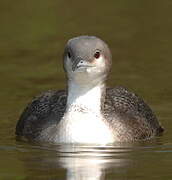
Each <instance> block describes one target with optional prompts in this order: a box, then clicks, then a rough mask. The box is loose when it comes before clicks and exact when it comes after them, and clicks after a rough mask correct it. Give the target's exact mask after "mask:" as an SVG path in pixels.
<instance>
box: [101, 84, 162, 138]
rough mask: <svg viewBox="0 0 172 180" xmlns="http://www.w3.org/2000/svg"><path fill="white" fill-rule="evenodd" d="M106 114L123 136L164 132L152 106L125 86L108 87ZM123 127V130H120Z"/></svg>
mask: <svg viewBox="0 0 172 180" xmlns="http://www.w3.org/2000/svg"><path fill="white" fill-rule="evenodd" d="M104 114H105V116H106V119H108V122H109V123H111V125H113V126H114V128H113V129H115V130H117V131H118V132H119V134H120V136H121V138H124V139H125V138H127V133H128V138H129V139H130V140H131V139H144V138H148V137H151V136H152V135H159V134H160V133H162V132H163V128H162V127H161V126H160V124H159V122H158V120H157V118H156V116H155V114H154V113H153V111H152V110H151V109H150V107H149V106H148V105H147V104H146V103H145V102H144V101H143V99H142V98H140V97H139V96H138V95H136V94H135V93H133V92H130V91H128V90H127V89H126V88H124V87H115V88H107V89H106V97H105V103H104ZM124 127H125V128H124ZM120 128H121V130H120Z"/></svg>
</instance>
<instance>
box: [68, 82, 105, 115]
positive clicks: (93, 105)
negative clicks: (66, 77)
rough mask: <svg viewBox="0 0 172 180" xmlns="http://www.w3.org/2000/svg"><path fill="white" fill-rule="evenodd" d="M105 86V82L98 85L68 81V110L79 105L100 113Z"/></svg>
mask: <svg viewBox="0 0 172 180" xmlns="http://www.w3.org/2000/svg"><path fill="white" fill-rule="evenodd" d="M105 88H106V85H105V83H104V82H103V83H99V84H97V85H88V84H87V85H79V84H77V83H75V82H72V81H68V98H67V110H69V109H70V108H72V107H79V108H81V109H84V110H88V111H92V112H96V113H100V111H101V104H102V98H103V96H104V92H105Z"/></svg>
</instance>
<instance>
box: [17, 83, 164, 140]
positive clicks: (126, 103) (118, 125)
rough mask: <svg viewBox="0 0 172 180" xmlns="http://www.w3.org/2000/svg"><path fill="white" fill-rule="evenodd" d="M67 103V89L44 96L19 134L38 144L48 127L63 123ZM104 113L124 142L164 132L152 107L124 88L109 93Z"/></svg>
mask: <svg viewBox="0 0 172 180" xmlns="http://www.w3.org/2000/svg"><path fill="white" fill-rule="evenodd" d="M66 102H67V93H66V91H65V90H61V91H47V92H45V93H42V94H41V95H40V96H38V97H36V98H35V99H34V100H33V101H32V102H31V103H30V104H29V105H28V106H27V107H26V109H25V110H24V112H23V114H22V115H21V117H20V119H19V121H18V124H17V126H16V134H17V135H19V136H25V137H26V138H28V139H32V140H35V141H37V138H38V137H39V135H40V133H42V132H43V131H44V130H45V129H46V128H47V127H49V126H54V127H55V126H57V124H58V123H59V122H60V120H61V118H62V117H63V115H64V112H65V108H66ZM102 114H103V115H104V117H105V121H106V122H107V124H109V127H110V128H111V129H112V131H114V133H116V132H117V134H118V136H119V139H120V141H135V140H144V139H149V138H151V137H152V136H155V135H160V134H161V133H162V132H163V128H162V127H161V126H160V124H159V123H158V121H157V118H156V116H155V115H154V113H153V112H152V110H151V109H150V108H149V106H148V105H147V104H146V103H144V101H143V100H142V99H141V98H140V97H138V96H137V95H135V94H134V93H132V92H129V91H128V90H127V89H125V88H123V87H116V88H108V89H107V90H106V96H105V100H104V105H103V106H102ZM116 119H118V121H117V120H116ZM47 138H48V137H47ZM39 140H40V139H39ZM44 140H45V137H44Z"/></svg>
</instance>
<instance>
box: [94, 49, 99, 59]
mask: <svg viewBox="0 0 172 180" xmlns="http://www.w3.org/2000/svg"><path fill="white" fill-rule="evenodd" d="M94 57H95V58H96V59H98V58H99V57H100V52H99V51H96V52H95V53H94Z"/></svg>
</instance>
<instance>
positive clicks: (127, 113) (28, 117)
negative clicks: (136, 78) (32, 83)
mask: <svg viewBox="0 0 172 180" xmlns="http://www.w3.org/2000/svg"><path fill="white" fill-rule="evenodd" d="M111 64H112V56H111V52H110V49H109V47H108V45H107V44H106V43H105V42H104V41H103V40H101V39H100V38H98V37H95V36H79V37H75V38H72V39H70V40H69V41H68V42H67V44H66V46H65V50H64V55H63V67H64V71H65V73H66V77H67V90H59V91H55V90H54V91H53V90H50V91H47V92H44V93H42V94H41V95H39V96H37V97H35V98H34V99H33V100H32V102H31V103H30V104H29V105H28V106H27V107H26V108H25V110H24V112H23V113H22V115H21V117H20V119H19V121H18V123H17V125H16V135H17V136H19V137H24V138H25V139H27V140H31V141H36V142H50V143H88V144H92V143H93V144H109V143H114V142H133V141H140V140H148V139H150V138H152V137H155V136H158V135H161V134H162V132H163V127H161V125H160V123H159V122H158V120H157V118H156V116H155V114H154V113H153V111H152V110H151V109H150V107H149V106H148V105H147V104H146V103H145V102H144V101H143V100H142V98H140V97H139V96H137V95H136V94H134V93H133V92H130V91H128V90H127V89H126V88H124V87H121V86H119V87H115V88H108V87H106V80H107V76H108V74H109V71H110V68H111Z"/></svg>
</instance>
